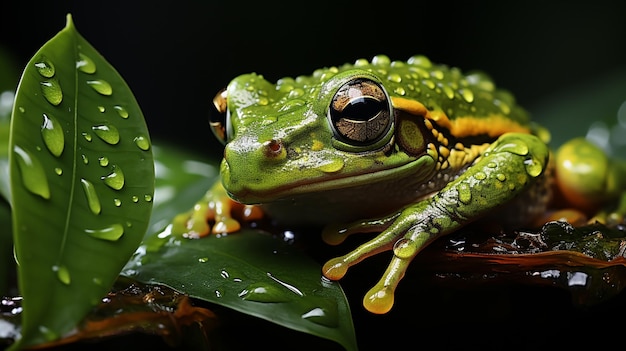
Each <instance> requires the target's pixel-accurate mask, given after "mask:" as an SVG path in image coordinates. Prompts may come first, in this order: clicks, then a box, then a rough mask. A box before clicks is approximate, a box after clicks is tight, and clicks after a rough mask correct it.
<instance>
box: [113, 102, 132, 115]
mask: <svg viewBox="0 0 626 351" xmlns="http://www.w3.org/2000/svg"><path fill="white" fill-rule="evenodd" d="M113 108H114V109H115V110H116V111H117V114H118V115H120V117H122V118H128V111H126V109H125V108H123V107H122V106H119V105H116V106H113Z"/></svg>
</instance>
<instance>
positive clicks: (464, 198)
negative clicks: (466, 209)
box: [458, 184, 472, 204]
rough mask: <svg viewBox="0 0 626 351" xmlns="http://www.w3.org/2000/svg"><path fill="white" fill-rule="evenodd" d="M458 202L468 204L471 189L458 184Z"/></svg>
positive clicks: (470, 197) (465, 185) (470, 198)
mask: <svg viewBox="0 0 626 351" xmlns="http://www.w3.org/2000/svg"><path fill="white" fill-rule="evenodd" d="M458 191H459V201H461V202H462V203H464V204H469V203H470V202H471V201H472V189H470V186H469V185H468V184H459V189H458Z"/></svg>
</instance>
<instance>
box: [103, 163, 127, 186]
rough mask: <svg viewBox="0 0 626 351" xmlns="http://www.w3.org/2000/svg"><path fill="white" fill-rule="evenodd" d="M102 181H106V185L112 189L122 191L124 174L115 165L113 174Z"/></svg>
mask: <svg viewBox="0 0 626 351" xmlns="http://www.w3.org/2000/svg"><path fill="white" fill-rule="evenodd" d="M101 179H102V180H103V181H104V184H106V185H108V186H109V187H110V188H111V189H114V190H120V189H122V188H123V187H124V173H123V172H122V169H121V168H120V167H119V166H117V165H113V167H112V171H111V173H109V174H107V175H106V176H104V177H102V178H101Z"/></svg>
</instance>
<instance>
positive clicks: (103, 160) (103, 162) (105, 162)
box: [98, 156, 109, 167]
mask: <svg viewBox="0 0 626 351" xmlns="http://www.w3.org/2000/svg"><path fill="white" fill-rule="evenodd" d="M98 163H99V164H100V166H102V167H106V166H108V165H109V159H108V158H107V157H105V156H102V157H100V158H98Z"/></svg>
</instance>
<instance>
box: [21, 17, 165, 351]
mask: <svg viewBox="0 0 626 351" xmlns="http://www.w3.org/2000/svg"><path fill="white" fill-rule="evenodd" d="M10 139H11V140H10V146H9V150H10V151H9V163H10V177H11V192H12V209H13V236H14V243H15V252H16V257H17V260H18V283H19V288H20V292H21V295H22V296H23V299H24V300H23V315H22V330H21V332H22V338H21V340H19V345H16V346H15V347H16V348H17V347H22V346H29V345H34V344H38V343H41V342H45V341H50V340H53V339H56V338H58V337H60V336H62V335H64V334H66V333H68V332H70V331H71V330H72V329H73V328H74V327H75V325H76V324H77V323H78V322H79V321H80V320H81V319H82V318H83V317H84V316H85V315H86V314H87V312H88V311H89V310H90V309H91V308H92V307H93V306H94V305H96V304H97V303H99V301H100V299H101V297H102V296H104V295H105V294H106V292H107V291H108V290H109V288H110V287H111V285H112V284H113V282H114V280H115V278H116V277H117V276H118V274H119V272H120V270H121V269H122V268H123V266H124V264H125V263H126V262H127V261H128V259H129V257H130V256H131V255H132V253H133V252H134V251H135V250H136V248H137V247H138V245H139V243H140V241H141V239H142V237H143V235H144V233H145V231H146V228H147V226H148V221H149V218H150V212H151V209H152V196H153V193H154V165H153V157H152V151H151V145H150V140H149V136H148V131H147V127H146V124H145V121H144V118H143V114H142V112H141V110H140V108H139V106H138V105H137V102H136V100H135V98H134V96H133V94H132V92H131V91H130V89H129V87H128V86H127V84H126V83H125V82H124V80H123V79H122V78H121V77H120V75H119V74H118V73H117V72H116V71H115V69H114V68H113V67H112V66H111V65H110V64H109V63H108V62H107V61H106V60H105V59H104V58H103V57H102V56H101V55H100V54H99V53H98V52H97V51H96V50H95V49H94V48H93V47H92V46H91V45H90V44H89V43H88V42H87V41H86V40H85V39H84V38H83V37H82V36H81V35H80V34H79V33H78V32H77V31H76V29H75V27H74V25H73V23H72V20H71V16H70V15H68V17H67V25H66V27H65V28H64V29H63V30H61V31H60V32H59V33H58V34H57V35H56V36H55V37H53V38H52V39H51V40H50V41H48V42H47V43H46V44H45V45H44V46H43V47H42V48H41V49H40V50H39V51H38V52H37V53H36V54H35V55H34V57H33V58H32V59H31V60H30V61H29V62H28V64H27V66H26V68H25V70H24V72H23V75H22V78H21V81H20V84H19V86H18V90H17V94H16V98H15V105H14V108H13V115H12V121H11V136H10Z"/></svg>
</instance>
